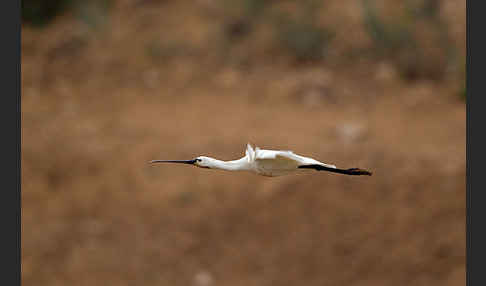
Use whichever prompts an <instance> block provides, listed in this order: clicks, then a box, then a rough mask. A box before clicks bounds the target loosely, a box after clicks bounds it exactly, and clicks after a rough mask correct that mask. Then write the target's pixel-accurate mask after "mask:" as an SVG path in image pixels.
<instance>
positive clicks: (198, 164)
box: [194, 156, 213, 169]
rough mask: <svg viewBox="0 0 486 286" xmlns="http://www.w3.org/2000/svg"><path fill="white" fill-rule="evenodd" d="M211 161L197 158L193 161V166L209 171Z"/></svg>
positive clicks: (202, 157) (201, 157) (204, 157)
mask: <svg viewBox="0 0 486 286" xmlns="http://www.w3.org/2000/svg"><path fill="white" fill-rule="evenodd" d="M212 161H213V159H211V158H209V157H206V156H199V157H197V158H196V159H194V166H196V167H199V168H206V169H210V168H211V163H212Z"/></svg>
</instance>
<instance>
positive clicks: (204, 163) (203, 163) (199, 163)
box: [150, 156, 214, 169]
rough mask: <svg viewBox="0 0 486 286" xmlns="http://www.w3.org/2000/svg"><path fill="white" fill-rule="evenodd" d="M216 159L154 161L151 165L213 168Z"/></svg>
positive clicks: (203, 157) (202, 157) (198, 158)
mask: <svg viewBox="0 0 486 286" xmlns="http://www.w3.org/2000/svg"><path fill="white" fill-rule="evenodd" d="M213 160H214V159H211V158H209V157H205V156H199V157H197V158H195V159H192V160H152V161H150V163H152V164H153V163H179V164H189V165H194V166H196V167H199V168H207V169H209V168H211V163H212V161H213Z"/></svg>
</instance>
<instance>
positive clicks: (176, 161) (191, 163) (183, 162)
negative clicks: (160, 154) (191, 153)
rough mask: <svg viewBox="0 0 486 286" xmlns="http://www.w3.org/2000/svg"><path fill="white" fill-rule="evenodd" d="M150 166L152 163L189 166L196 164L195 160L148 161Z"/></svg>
mask: <svg viewBox="0 0 486 286" xmlns="http://www.w3.org/2000/svg"><path fill="white" fill-rule="evenodd" d="M150 163H151V164H153V163H180V164H189V165H194V163H196V159H194V160H152V161H150Z"/></svg>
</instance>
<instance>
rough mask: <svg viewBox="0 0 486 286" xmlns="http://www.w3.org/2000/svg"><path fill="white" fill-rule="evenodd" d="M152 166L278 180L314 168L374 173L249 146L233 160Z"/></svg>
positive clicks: (350, 173)
mask: <svg viewBox="0 0 486 286" xmlns="http://www.w3.org/2000/svg"><path fill="white" fill-rule="evenodd" d="M150 162H151V163H184V164H191V165H195V166H197V167H200V168H209V169H220V170H227V171H251V172H254V173H256V174H258V175H262V176H269V177H276V176H282V175H286V174H288V173H291V172H294V171H297V170H306V169H314V170H318V171H329V172H334V173H340V174H346V175H368V176H371V172H369V171H366V170H362V169H358V168H351V169H339V168H337V167H336V166H334V165H330V164H326V163H323V162H320V161H317V160H315V159H312V158H308V157H304V156H300V155H297V154H295V153H293V152H292V151H280V150H264V149H260V148H258V147H256V148H255V149H253V147H252V146H251V145H250V144H248V145H247V147H246V150H245V157H243V158H240V159H238V160H232V161H221V160H218V159H214V158H211V157H206V156H199V157H197V158H195V159H193V160H185V161H179V160H153V161H150Z"/></svg>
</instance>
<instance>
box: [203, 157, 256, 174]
mask: <svg viewBox="0 0 486 286" xmlns="http://www.w3.org/2000/svg"><path fill="white" fill-rule="evenodd" d="M211 163H212V164H211V168H212V169H220V170H227V171H240V170H250V165H249V163H248V160H247V158H246V157H243V158H241V159H238V160H232V161H221V160H218V159H213V160H212V162H211Z"/></svg>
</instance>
